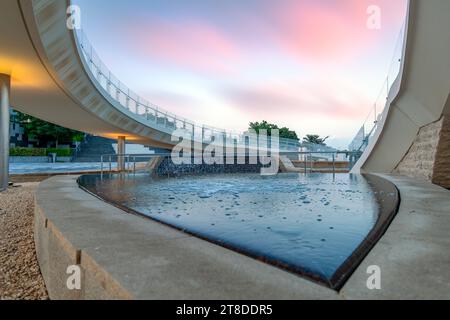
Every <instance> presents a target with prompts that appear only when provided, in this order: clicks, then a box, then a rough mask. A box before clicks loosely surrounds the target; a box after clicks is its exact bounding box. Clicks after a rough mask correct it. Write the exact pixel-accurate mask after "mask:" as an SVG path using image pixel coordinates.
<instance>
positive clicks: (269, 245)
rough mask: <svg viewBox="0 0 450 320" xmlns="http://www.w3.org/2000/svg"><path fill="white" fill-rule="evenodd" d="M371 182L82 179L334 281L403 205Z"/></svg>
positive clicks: (173, 221)
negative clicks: (384, 214) (390, 211)
mask: <svg viewBox="0 0 450 320" xmlns="http://www.w3.org/2000/svg"><path fill="white" fill-rule="evenodd" d="M377 179H380V178H377ZM370 180H373V179H368V178H366V177H364V176H361V175H349V174H339V175H336V176H333V175H332V174H310V175H304V174H279V175H276V176H266V177H264V176H260V175H258V174H227V175H205V176H185V177H179V178H152V177H150V176H149V175H148V174H136V175H104V176H103V179H100V176H99V175H85V176H82V177H81V178H80V181H79V182H80V185H81V186H82V187H84V188H86V189H87V190H89V191H91V192H93V193H96V194H98V195H99V196H100V197H102V198H103V199H105V200H106V201H110V202H114V203H116V204H118V205H120V206H122V207H126V208H129V209H132V210H133V211H136V212H139V213H141V214H143V215H146V216H148V217H151V218H153V219H156V220H158V221H161V222H164V223H166V224H169V225H172V226H175V227H177V228H180V229H182V230H185V231H187V232H189V233H192V234H195V235H198V236H200V237H202V238H206V239H209V240H211V241H214V242H216V243H219V244H222V245H225V246H227V247H230V248H233V249H236V250H238V251H240V252H243V253H246V254H249V255H251V256H254V257H258V258H262V259H263V260H265V261H268V262H271V263H273V264H276V265H279V266H281V267H285V268H288V269H290V270H291V271H296V272H299V273H301V274H304V275H307V276H310V277H312V278H314V279H315V280H318V281H323V282H324V283H326V284H329V285H330V286H332V285H331V284H330V282H331V279H332V278H333V276H336V273H337V271H338V270H339V268H340V267H341V266H342V265H343V264H344V262H346V261H347V260H348V258H349V257H350V256H351V255H352V254H353V253H354V252H355V250H356V249H357V248H358V247H360V246H361V244H362V242H363V241H364V240H365V239H366V237H367V236H368V235H369V233H370V232H371V231H372V230H373V229H374V227H375V226H376V224H377V222H379V217H380V213H381V209H382V208H383V207H385V209H386V207H388V208H391V207H394V206H396V203H395V200H397V198H398V194H397V192H396V189H395V188H394V187H393V186H389V185H388V184H385V186H386V185H387V186H388V187H387V188H385V189H386V190H378V189H377V187H376V185H377V183H372V182H371V181H370ZM378 185H379V184H378ZM390 202H392V203H391V204H390ZM371 241H372V242H373V239H372V240H371ZM347 262H348V261H347Z"/></svg>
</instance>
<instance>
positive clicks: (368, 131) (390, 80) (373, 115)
mask: <svg viewBox="0 0 450 320" xmlns="http://www.w3.org/2000/svg"><path fill="white" fill-rule="evenodd" d="M406 21H407V18H405V20H404V22H403V25H402V27H401V29H400V31H399V34H398V38H397V42H396V45H395V48H394V53H393V56H392V59H391V62H390V65H389V69H388V74H387V76H386V78H385V79H384V80H383V83H382V85H381V89H380V91H379V93H378V96H377V97H376V99H375V102H374V103H373V106H372V108H371V110H370V112H369V114H368V115H367V117H366V119H365V120H364V122H363V125H362V127H361V128H360V129H359V131H358V133H357V134H356V135H355V137H354V138H353V140H352V142H351V143H350V145H349V150H350V151H357V152H363V151H364V150H365V148H366V147H367V145H368V144H369V141H370V139H371V138H372V136H373V134H374V133H375V131H376V129H377V127H378V125H379V124H380V123H381V120H382V118H381V117H382V115H383V112H384V110H385V109H386V107H387V104H388V102H389V101H388V97H389V92H390V90H391V87H392V85H393V84H394V83H395V80H396V79H397V77H398V76H399V74H400V70H401V63H402V59H403V45H404V43H405V39H406V31H407V26H406Z"/></svg>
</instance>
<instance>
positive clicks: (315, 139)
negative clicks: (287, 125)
mask: <svg viewBox="0 0 450 320" xmlns="http://www.w3.org/2000/svg"><path fill="white" fill-rule="evenodd" d="M328 138H330V137H329V136H328V137H325V138H321V137H320V136H319V135H318V134H307V135H306V137H304V138H303V143H309V144H320V145H322V146H324V145H326V143H325V141H327V140H328Z"/></svg>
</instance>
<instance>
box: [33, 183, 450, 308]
mask: <svg viewBox="0 0 450 320" xmlns="http://www.w3.org/2000/svg"><path fill="white" fill-rule="evenodd" d="M384 177H385V178H387V179H389V180H391V181H393V182H394V183H396V185H397V186H398V188H399V189H400V192H401V195H402V198H403V199H402V200H403V201H402V204H401V207H400V211H399V213H398V215H397V217H396V218H395V220H394V222H393V224H392V225H391V227H390V228H389V230H388V232H387V233H386V235H385V236H384V237H383V238H382V240H381V241H380V242H379V243H378V244H377V245H376V246H375V248H374V249H373V250H372V252H371V253H370V254H369V255H368V256H367V257H366V259H365V260H364V262H363V264H362V265H361V266H360V267H359V268H358V269H357V270H356V272H355V273H354V274H353V276H352V277H351V278H350V280H349V281H348V282H347V284H346V285H345V287H344V288H343V290H342V291H341V292H340V293H339V294H338V293H336V292H334V291H332V290H330V289H327V288H325V287H322V286H319V285H317V284H315V283H312V282H310V281H307V280H304V279H302V278H300V277H298V276H296V275H293V274H290V273H288V272H285V271H282V270H280V269H277V268H275V267H272V266H270V265H267V264H264V263H262V262H259V261H256V260H254V259H251V258H248V257H246V256H243V255H241V254H238V253H236V252H233V251H230V250H227V249H225V248H222V247H219V246H216V245H214V244H211V243H209V242H206V241H203V240H200V239H198V238H195V237H192V236H189V235H186V234H184V233H181V232H179V231H176V230H174V229H172V228H170V227H167V226H164V225H161V224H159V223H157V222H154V221H152V220H150V219H145V218H142V217H138V216H134V215H131V214H127V213H125V212H123V211H121V210H119V209H117V208H115V207H113V206H111V205H109V204H105V203H104V202H103V201H101V200H99V199H98V198H96V197H94V196H92V195H90V194H87V193H85V192H84V191H82V190H81V189H80V188H79V187H78V185H77V183H76V179H77V178H76V177H73V176H58V177H54V178H51V179H49V180H47V181H45V182H43V183H42V184H41V185H40V186H39V189H38V191H37V196H36V213H35V220H36V234H35V238H36V244H37V253H38V258H39V262H40V266H41V270H42V273H43V275H44V279H45V281H46V284H47V288H48V291H49V294H50V297H51V298H52V299H62V298H64V299H66V298H67V299H94V298H119V299H122V298H125V299H360V298H368V299H400V298H413V299H419V298H428V299H430V298H436V299H439V298H450V249H449V248H450V245H449V244H450V243H449V240H448V237H446V236H447V232H448V230H449V228H450V212H449V211H448V209H446V208H449V207H450V191H448V190H445V189H442V188H439V187H437V186H434V185H431V184H429V183H426V182H417V181H414V180H411V179H409V178H404V177H394V176H384ZM74 264H78V265H80V266H81V270H82V275H83V277H82V284H83V285H82V289H81V290H79V291H76V290H75V291H70V290H68V289H67V287H66V279H67V277H68V275H67V274H66V269H67V267H68V266H69V265H74ZM370 265H378V266H380V267H381V271H382V289H381V290H374V291H370V290H368V289H367V287H366V281H367V278H368V275H367V273H366V270H367V266H370Z"/></svg>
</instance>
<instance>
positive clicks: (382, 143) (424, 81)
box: [354, 0, 450, 185]
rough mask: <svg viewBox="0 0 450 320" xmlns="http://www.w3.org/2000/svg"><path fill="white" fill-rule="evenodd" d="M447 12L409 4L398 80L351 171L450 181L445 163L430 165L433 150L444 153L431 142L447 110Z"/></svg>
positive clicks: (441, 3) (443, 3)
mask: <svg viewBox="0 0 450 320" xmlns="http://www.w3.org/2000/svg"><path fill="white" fill-rule="evenodd" d="M449 13H450V1H448V0H427V1H420V0H411V1H410V6H409V15H408V17H409V19H408V21H407V34H406V44H405V46H404V48H403V59H402V66H401V71H400V76H399V77H398V79H397V80H396V82H395V83H394V85H393V87H392V88H391V92H390V94H389V97H388V101H387V107H386V109H385V111H384V112H383V115H382V118H381V120H380V123H379V127H378V129H377V130H376V132H375V134H374V137H373V138H372V140H371V142H370V143H369V145H368V147H367V149H366V150H365V152H364V154H363V155H362V157H361V159H360V160H359V161H358V163H357V164H356V165H355V167H354V171H355V172H358V171H361V172H378V173H391V172H395V171H396V170H397V172H401V173H403V174H408V175H411V176H415V177H421V178H424V179H428V180H432V181H436V182H439V181H445V180H449V179H450V176H449V175H448V171H445V168H444V167H445V165H447V167H448V163H446V162H445V160H442V159H441V160H439V166H440V167H441V169H439V170H438V168H439V166H434V165H433V164H434V163H435V162H436V160H437V159H433V158H434V157H435V156H436V154H437V152H438V151H437V150H439V148H441V149H440V150H441V151H439V154H445V151H443V150H444V149H445V147H444V145H443V144H442V143H440V142H439V143H438V142H437V140H439V139H440V140H439V141H444V139H441V138H439V139H438V135H440V134H441V132H443V131H442V130H439V126H442V127H444V128H445V130H448V122H445V121H444V123H443V124H439V123H438V122H439V120H440V119H441V118H442V117H443V116H444V115H445V114H446V112H447V113H448V112H449V111H450V106H449V105H450V103H449V97H450V96H449V94H450V37H448V36H447V33H446V31H445V30H450V19H449ZM446 110H447V111H446ZM442 148H444V149H442ZM439 158H441V157H439ZM432 168H434V169H432ZM436 170H438V171H439V172H437V171H436ZM435 171H436V172H435ZM435 175H436V178H434V177H435ZM443 175H446V176H443ZM439 183H440V184H441V185H443V184H442V183H441V182H439Z"/></svg>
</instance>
